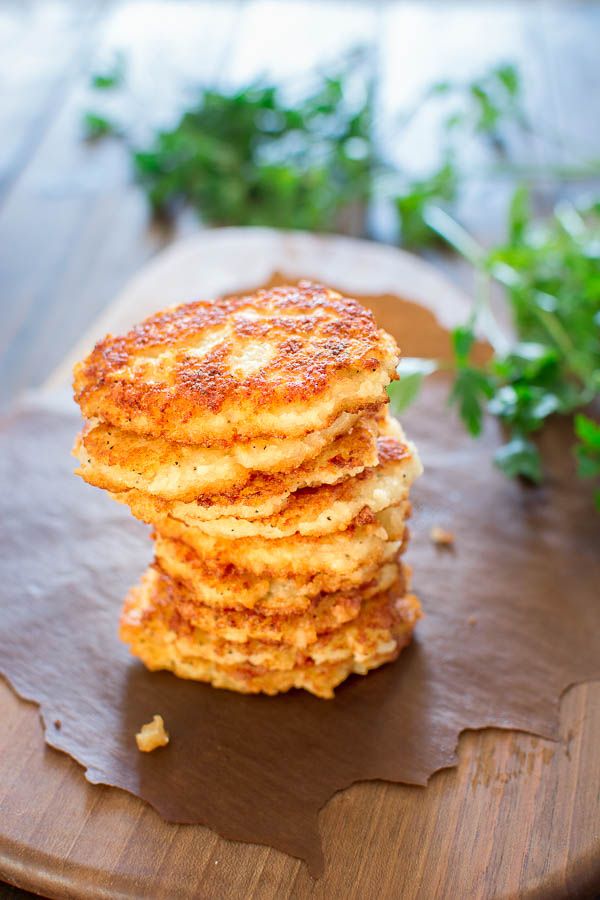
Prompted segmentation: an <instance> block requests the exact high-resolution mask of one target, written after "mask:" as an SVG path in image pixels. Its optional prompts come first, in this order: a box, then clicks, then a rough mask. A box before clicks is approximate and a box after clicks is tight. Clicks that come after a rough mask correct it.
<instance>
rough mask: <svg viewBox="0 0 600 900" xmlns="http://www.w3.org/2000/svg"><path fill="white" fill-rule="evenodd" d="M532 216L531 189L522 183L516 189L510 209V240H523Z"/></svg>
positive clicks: (513, 242) (514, 241)
mask: <svg viewBox="0 0 600 900" xmlns="http://www.w3.org/2000/svg"><path fill="white" fill-rule="evenodd" d="M530 217H531V210H530V205H529V191H528V189H527V188H526V187H525V186H524V185H520V186H519V187H517V188H516V189H515V192H514V193H513V195H512V199H511V201H510V206H509V209H508V240H509V241H510V243H511V244H520V243H521V242H522V241H523V238H524V236H525V229H526V228H527V225H528V224H529V220H530Z"/></svg>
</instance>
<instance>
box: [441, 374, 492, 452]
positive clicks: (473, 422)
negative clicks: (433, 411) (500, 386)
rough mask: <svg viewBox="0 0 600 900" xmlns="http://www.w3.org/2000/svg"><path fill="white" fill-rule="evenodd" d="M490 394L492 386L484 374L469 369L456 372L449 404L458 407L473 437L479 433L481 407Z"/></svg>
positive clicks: (481, 420) (481, 419) (481, 414)
mask: <svg viewBox="0 0 600 900" xmlns="http://www.w3.org/2000/svg"><path fill="white" fill-rule="evenodd" d="M492 393H493V388H492V385H491V384H490V380H489V377H488V376H487V375H486V374H485V373H483V372H480V371H479V370H478V369H472V368H469V367H464V368H461V369H459V370H458V371H457V373H456V379H455V382H454V385H453V387H452V391H451V393H450V397H449V403H450V404H453V405H455V406H457V407H458V411H459V414H460V417H461V419H462V420H463V422H464V424H465V425H466V427H467V430H468V431H469V433H470V434H472V435H473V436H477V435H478V434H480V433H481V426H482V422H483V406H484V403H485V400H486V399H487V398H488V397H490V396H491V395H492Z"/></svg>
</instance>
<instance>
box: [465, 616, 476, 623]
mask: <svg viewBox="0 0 600 900" xmlns="http://www.w3.org/2000/svg"><path fill="white" fill-rule="evenodd" d="M467 625H477V616H469V618H468V619H467Z"/></svg>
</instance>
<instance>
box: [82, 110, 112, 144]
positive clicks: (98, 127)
mask: <svg viewBox="0 0 600 900" xmlns="http://www.w3.org/2000/svg"><path fill="white" fill-rule="evenodd" d="M82 125H83V130H84V134H85V137H86V139H87V140H89V141H94V140H98V139H99V138H103V137H108V136H109V135H118V134H119V126H118V125H117V124H116V123H115V122H113V121H111V120H110V119H108V118H106V116H102V115H99V114H98V113H94V112H86V113H84V114H83V121H82Z"/></svg>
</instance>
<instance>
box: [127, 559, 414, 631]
mask: <svg viewBox="0 0 600 900" xmlns="http://www.w3.org/2000/svg"><path fill="white" fill-rule="evenodd" d="M407 571H408V570H405V568H404V567H403V566H402V564H401V563H390V564H388V565H387V566H384V567H383V568H381V569H379V571H378V572H377V573H376V575H375V576H374V577H373V578H372V579H371V581H370V582H368V583H367V584H364V585H361V586H360V589H357V588H355V589H354V590H349V591H338V592H336V593H325V594H318V595H317V596H315V597H313V598H312V599H311V598H307V602H306V605H305V607H304V608H303V609H302V610H301V611H300V612H298V611H296V610H295V609H294V608H293V607H292V608H291V609H290V608H285V607H279V608H274V609H265V608H264V607H255V608H254V609H253V610H249V609H239V608H237V609H231V608H221V609H218V608H215V607H214V606H212V605H207V604H206V603H203V602H202V600H203V597H204V594H203V591H202V584H201V583H195V584H194V583H193V582H192V583H186V582H183V581H179V580H177V579H175V578H172V577H171V576H170V575H169V574H167V573H166V572H165V571H163V569H162V568H161V566H160V564H158V563H155V564H154V565H152V566H150V567H149V568H148V569H147V570H146V572H145V573H144V575H143V577H142V580H141V585H140V588H141V590H142V591H145V592H146V593H149V594H151V595H152V598H153V608H154V609H156V608H158V607H161V608H164V609H167V610H169V612H170V613H171V614H172V616H173V618H172V620H171V623H170V625H171V628H172V629H173V630H174V631H175V632H177V633H180V632H181V633H185V632H189V630H190V629H194V628H197V629H199V630H201V631H204V632H210V634H212V635H214V637H215V638H220V639H222V640H225V641H238V642H244V641H247V640H250V639H253V640H258V641H263V642H266V643H275V644H278V643H283V644H289V645H292V646H296V647H301V648H302V647H305V646H306V645H307V644H311V643H314V642H315V641H316V640H317V639H318V638H319V636H320V635H323V634H327V633H329V632H331V631H335V630H336V629H337V628H340V627H341V626H342V625H345V624H346V623H347V622H351V621H352V620H353V619H355V618H356V617H357V616H358V614H359V613H360V610H361V604H362V602H363V601H364V600H367V599H369V598H370V597H373V596H374V595H375V594H380V593H382V592H383V591H387V590H390V589H391V588H392V586H394V590H395V592H396V593H397V594H398V595H399V596H403V595H404V594H405V593H406V587H407ZM145 615H146V617H147V616H148V615H151V613H150V612H147V613H145Z"/></svg>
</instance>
